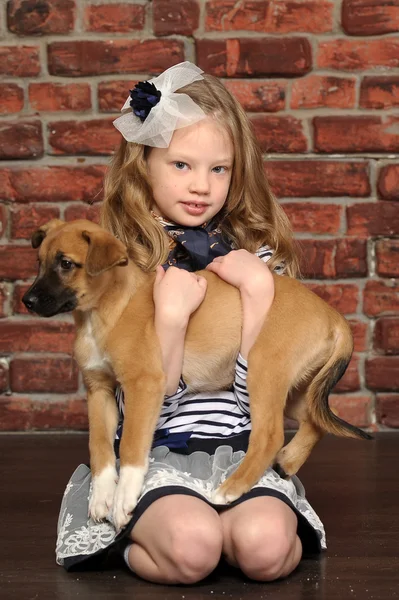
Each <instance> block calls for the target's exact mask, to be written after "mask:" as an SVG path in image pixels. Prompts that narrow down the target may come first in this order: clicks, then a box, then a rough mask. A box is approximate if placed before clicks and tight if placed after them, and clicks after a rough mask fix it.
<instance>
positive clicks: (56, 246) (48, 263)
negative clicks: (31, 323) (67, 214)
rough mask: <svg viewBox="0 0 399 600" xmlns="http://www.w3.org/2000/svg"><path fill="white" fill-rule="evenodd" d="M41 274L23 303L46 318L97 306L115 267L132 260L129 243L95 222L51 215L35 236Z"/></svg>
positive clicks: (33, 241)
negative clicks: (50, 218) (49, 219)
mask: <svg viewBox="0 0 399 600" xmlns="http://www.w3.org/2000/svg"><path fill="white" fill-rule="evenodd" d="M32 246H33V248H39V258H38V261H39V273H38V276H37V277H36V279H35V281H34V282H33V284H32V286H31V287H30V288H29V290H28V291H27V292H26V294H24V297H23V298H22V302H23V303H24V304H25V306H26V307H27V308H28V309H29V310H30V311H32V312H35V313H37V314H39V315H40V316H43V317H52V316H53V315H56V314H59V313H63V312H70V311H72V310H75V309H76V308H80V309H81V310H88V309H90V308H92V307H93V305H94V304H95V302H96V301H98V299H99V297H100V296H101V293H102V291H103V290H104V287H105V286H106V284H107V281H108V278H109V275H110V271H111V269H113V267H117V266H119V267H120V266H125V265H127V263H128V253H127V249H126V247H125V246H124V245H123V244H122V242H120V241H119V240H117V239H116V238H115V237H114V236H113V235H111V234H110V233H108V232H107V231H105V230H104V229H102V228H101V227H99V226H98V225H96V224H94V223H91V222H90V221H85V220H83V219H82V220H78V221H71V222H69V223H66V222H64V221H60V220H58V219H53V220H51V221H49V222H48V223H46V224H45V225H42V227H40V228H39V229H38V230H37V231H35V232H34V233H33V235H32Z"/></svg>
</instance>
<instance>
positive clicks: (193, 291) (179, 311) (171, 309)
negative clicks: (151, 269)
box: [153, 265, 207, 326]
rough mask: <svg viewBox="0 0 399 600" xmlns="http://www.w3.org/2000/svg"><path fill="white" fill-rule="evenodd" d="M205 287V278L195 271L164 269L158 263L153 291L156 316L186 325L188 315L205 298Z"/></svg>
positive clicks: (175, 323) (172, 322) (173, 323)
mask: <svg viewBox="0 0 399 600" xmlns="http://www.w3.org/2000/svg"><path fill="white" fill-rule="evenodd" d="M206 287H207V281H206V279H205V278H204V277H201V276H198V275H197V274H196V273H190V272H189V271H185V270H184V269H178V268H177V267H169V269H168V270H167V271H164V269H163V267H162V266H161V265H159V266H158V267H157V269H156V277H155V282H154V291H153V297H154V303H155V312H156V315H157V317H158V318H159V317H161V318H162V319H166V320H167V321H168V322H169V323H170V324H172V325H183V326H186V325H187V323H188V320H189V318H190V315H191V314H192V313H193V312H194V311H195V310H196V309H197V308H198V307H199V306H200V304H201V302H202V301H203V299H204V298H205V294H206Z"/></svg>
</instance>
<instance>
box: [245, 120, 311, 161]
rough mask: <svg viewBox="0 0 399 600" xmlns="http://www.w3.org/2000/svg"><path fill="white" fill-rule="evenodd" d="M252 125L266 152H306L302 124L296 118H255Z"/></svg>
mask: <svg viewBox="0 0 399 600" xmlns="http://www.w3.org/2000/svg"><path fill="white" fill-rule="evenodd" d="M251 123H252V125H253V127H254V130H255V135H256V137H257V139H258V141H259V143H260V146H261V148H262V150H263V151H264V152H289V153H291V152H306V151H307V146H308V144H307V140H306V137H305V134H304V132H303V127H302V122H301V121H300V120H299V119H296V118H294V117H287V116H284V117H280V116H278V117H277V116H263V115H262V116H260V115H259V116H258V115H257V116H254V117H252V118H251Z"/></svg>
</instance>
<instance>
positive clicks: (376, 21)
mask: <svg viewBox="0 0 399 600" xmlns="http://www.w3.org/2000/svg"><path fill="white" fill-rule="evenodd" d="M342 27H343V28H344V30H345V31H346V33H349V34H350V35H379V34H383V33H392V32H393V31H399V0H343V3H342Z"/></svg>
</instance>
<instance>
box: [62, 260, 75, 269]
mask: <svg viewBox="0 0 399 600" xmlns="http://www.w3.org/2000/svg"><path fill="white" fill-rule="evenodd" d="M72 267H73V262H71V261H70V260H67V259H66V258H63V259H62V260H61V269H64V271H70V270H71V269H72Z"/></svg>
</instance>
